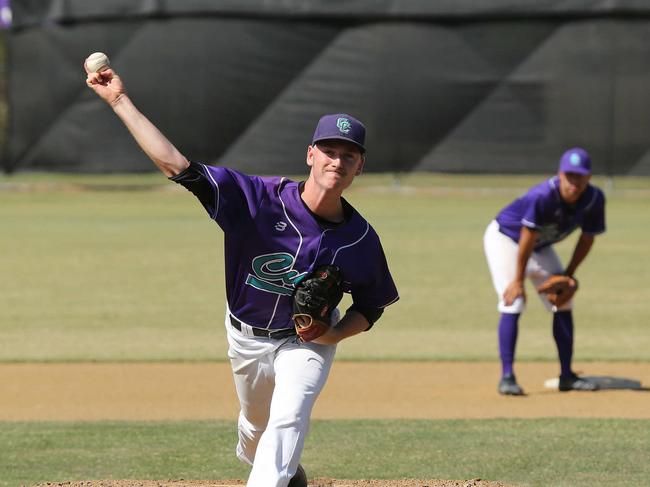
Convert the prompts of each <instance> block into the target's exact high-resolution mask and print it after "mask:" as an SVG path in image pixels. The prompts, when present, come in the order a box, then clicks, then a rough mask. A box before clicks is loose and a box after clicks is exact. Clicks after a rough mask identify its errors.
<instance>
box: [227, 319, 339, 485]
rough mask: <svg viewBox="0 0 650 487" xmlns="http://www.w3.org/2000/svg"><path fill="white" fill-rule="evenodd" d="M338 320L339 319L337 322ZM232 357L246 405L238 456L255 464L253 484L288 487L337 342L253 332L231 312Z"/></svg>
mask: <svg viewBox="0 0 650 487" xmlns="http://www.w3.org/2000/svg"><path fill="white" fill-rule="evenodd" d="M337 321H338V320H337ZM225 324H226V330H227V334H228V345H229V348H228V358H229V359H230V363H231V365H232V371H233V377H234V380H235V388H236V389H237V396H238V397H239V403H240V405H241V411H240V413H239V420H238V434H239V442H238V444H237V450H236V452H237V457H238V458H239V459H240V460H241V461H242V462H245V463H248V464H249V465H252V466H253V468H252V470H251V473H250V476H249V478H248V483H247V484H246V485H247V486H248V487H286V485H287V484H288V483H289V480H290V479H291V477H293V475H294V474H295V473H296V470H297V468H298V463H299V462H300V456H301V454H302V450H303V447H304V444H305V437H306V436H307V432H308V430H309V421H310V417H311V411H312V408H313V406H314V403H315V402H316V398H317V397H318V395H319V394H320V392H321V390H322V389H323V387H324V386H325V382H326V381H327V376H328V375H329V371H330V368H331V366H332V362H333V360H334V354H335V352H336V346H335V345H329V346H328V345H318V344H315V343H296V341H295V338H286V339H282V340H275V339H269V338H260V337H255V336H247V335H246V332H245V331H246V328H247V325H246V324H245V323H242V330H244V331H243V332H240V331H239V330H236V329H235V328H233V327H232V326H231V324H230V319H229V312H226V323H225Z"/></svg>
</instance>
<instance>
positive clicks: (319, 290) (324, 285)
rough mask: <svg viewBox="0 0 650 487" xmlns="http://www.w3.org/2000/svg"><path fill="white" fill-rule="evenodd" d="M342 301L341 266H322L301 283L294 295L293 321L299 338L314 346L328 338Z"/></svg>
mask: <svg viewBox="0 0 650 487" xmlns="http://www.w3.org/2000/svg"><path fill="white" fill-rule="evenodd" d="M342 297H343V274H341V270H340V269H339V268H338V267H337V266H333V265H324V266H320V267H318V268H317V269H316V270H314V272H312V273H311V274H310V275H308V276H306V277H305V278H304V279H303V280H301V281H300V282H299V283H298V284H297V285H296V288H295V290H294V293H293V317H292V318H293V323H294V325H295V326H296V333H297V334H298V338H299V339H300V340H301V341H303V342H310V341H312V340H315V339H316V338H318V337H320V336H322V335H323V334H325V332H327V330H328V329H329V328H330V326H331V319H332V311H334V310H335V309H336V306H337V305H338V304H339V303H340V302H341V298H342Z"/></svg>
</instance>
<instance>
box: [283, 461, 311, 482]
mask: <svg viewBox="0 0 650 487" xmlns="http://www.w3.org/2000/svg"><path fill="white" fill-rule="evenodd" d="M287 487H308V486H307V474H306V473H305V469H304V468H302V465H298V470H296V474H295V475H294V476H293V477H291V480H289V484H288V485H287Z"/></svg>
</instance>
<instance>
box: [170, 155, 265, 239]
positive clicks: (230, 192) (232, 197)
mask: <svg viewBox="0 0 650 487" xmlns="http://www.w3.org/2000/svg"><path fill="white" fill-rule="evenodd" d="M170 179H171V180H172V181H174V182H176V183H178V184H180V185H181V186H183V187H185V188H186V189H187V190H188V191H190V192H191V193H192V194H194V196H196V197H197V199H198V200H199V201H200V202H201V204H202V205H203V207H204V208H205V210H206V211H207V213H208V215H210V218H212V219H213V220H214V221H216V222H217V223H218V224H219V226H220V227H221V228H222V229H223V230H224V231H234V230H236V229H238V228H242V227H243V226H244V225H245V223H246V222H247V221H250V220H251V218H253V217H254V216H255V214H256V212H257V210H258V209H259V207H260V204H261V201H262V199H263V197H264V185H263V183H262V181H261V180H260V179H259V178H257V177H254V176H247V175H245V174H242V173H240V172H238V171H235V170H233V169H229V168H225V167H215V166H208V165H206V164H200V163H197V162H190V166H189V167H188V168H187V169H186V170H185V171H183V172H181V173H180V174H178V175H176V176H173V177H171V178H170Z"/></svg>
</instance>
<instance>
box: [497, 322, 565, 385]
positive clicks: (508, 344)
mask: <svg viewBox="0 0 650 487" xmlns="http://www.w3.org/2000/svg"><path fill="white" fill-rule="evenodd" d="M518 331H519V314H510V313H501V318H500V319H499V356H500V357H501V374H502V375H512V373H513V371H512V364H513V362H514V361H515V347H516V345H517V333H518ZM553 338H554V339H555V344H556V345H557V354H558V357H559V359H560V375H561V377H571V376H572V375H573V372H572V371H571V359H572V358H573V315H572V313H571V311H558V312H557V313H554V314H553Z"/></svg>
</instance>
